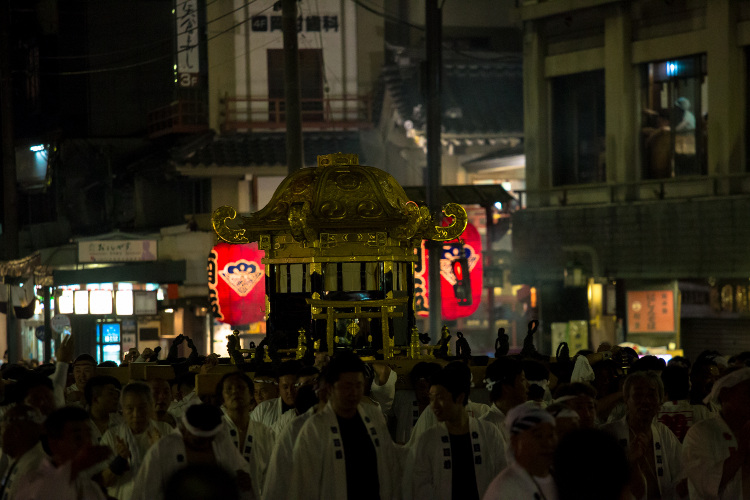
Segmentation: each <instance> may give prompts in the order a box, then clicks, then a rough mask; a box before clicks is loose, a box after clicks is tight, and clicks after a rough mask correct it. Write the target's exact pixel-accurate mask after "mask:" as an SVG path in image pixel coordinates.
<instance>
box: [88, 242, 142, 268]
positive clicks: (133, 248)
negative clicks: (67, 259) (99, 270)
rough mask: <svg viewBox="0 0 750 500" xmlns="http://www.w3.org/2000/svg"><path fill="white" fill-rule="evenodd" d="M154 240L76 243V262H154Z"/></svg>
mask: <svg viewBox="0 0 750 500" xmlns="http://www.w3.org/2000/svg"><path fill="white" fill-rule="evenodd" d="M156 256H157V250H156V240H99V241H96V240H94V241H79V242H78V262H81V263H84V262H133V261H153V260H156Z"/></svg>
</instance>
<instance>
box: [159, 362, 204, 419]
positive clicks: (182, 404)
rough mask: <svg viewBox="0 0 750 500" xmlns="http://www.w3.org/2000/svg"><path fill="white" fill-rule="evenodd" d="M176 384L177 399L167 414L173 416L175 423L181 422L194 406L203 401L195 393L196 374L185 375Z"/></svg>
mask: <svg viewBox="0 0 750 500" xmlns="http://www.w3.org/2000/svg"><path fill="white" fill-rule="evenodd" d="M175 382H176V383H175V386H174V388H175V389H176V391H174V392H173V395H174V396H175V398H174V401H173V402H172V404H170V405H169V409H168V410H167V412H169V414H170V415H172V418H174V419H175V422H179V421H180V420H181V419H182V416H183V415H184V414H185V411H186V410H187V409H188V408H189V407H190V406H192V405H196V404H200V403H201V400H200V398H199V397H198V393H196V392H195V373H190V372H188V373H183V374H182V375H180V376H179V377H177V380H176V381H175Z"/></svg>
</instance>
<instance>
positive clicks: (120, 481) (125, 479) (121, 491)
mask: <svg viewBox="0 0 750 500" xmlns="http://www.w3.org/2000/svg"><path fill="white" fill-rule="evenodd" d="M151 426H153V427H154V428H156V430H157V431H158V432H159V435H160V436H161V437H164V436H166V435H168V434H172V433H173V432H175V430H174V429H173V428H172V427H171V426H170V425H169V424H167V423H164V422H157V421H156V420H152V421H151V422H150V424H149V427H151ZM127 434H128V424H124V423H123V424H120V425H117V426H115V427H110V428H109V430H107V432H105V433H104V435H103V436H102V438H101V440H100V444H102V445H104V446H109V448H110V449H111V450H112V453H113V454H116V453H117V438H120V439H122V440H123V441H125V442H126V443H127V442H128V436H127ZM133 437H134V444H135V446H136V447H138V448H139V449H138V450H133V449H131V450H130V455H131V458H130V459H129V460H128V462H129V465H130V468H129V469H128V470H126V471H125V472H124V473H123V474H122V475H120V476H118V477H117V479H116V481H115V483H114V484H113V485H112V486H110V487H108V488H107V494H108V495H109V496H111V497H113V498H117V499H118V500H130V498H131V497H132V495H133V480H134V479H135V476H136V474H137V473H138V468H139V467H140V466H138V467H135V466H134V457H135V456H136V455H137V456H140V457H144V456H145V455H146V453H147V452H148V450H149V448H150V447H151V446H152V445H150V440H149V437H148V434H147V433H146V431H144V432H143V433H141V434H138V435H136V436H133ZM160 439H161V438H160ZM141 463H143V462H141Z"/></svg>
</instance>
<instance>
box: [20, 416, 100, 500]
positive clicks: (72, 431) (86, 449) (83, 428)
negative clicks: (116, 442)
mask: <svg viewBox="0 0 750 500" xmlns="http://www.w3.org/2000/svg"><path fill="white" fill-rule="evenodd" d="M88 422H89V415H88V413H86V410H84V409H82V408H78V407H75V406H66V407H64V408H60V409H59V410H55V411H54V412H52V413H51V414H50V416H49V417H47V420H46V421H45V422H44V429H45V435H46V438H45V439H46V445H47V448H48V454H49V456H48V457H45V458H43V459H42V461H41V463H40V464H39V467H37V468H36V469H35V470H33V471H31V472H29V473H28V474H26V475H25V476H23V477H19V478H18V482H19V488H18V490H17V494H16V496H15V498H16V499H18V500H49V499H55V500H78V499H82V498H85V499H86V500H100V499H101V500H104V498H105V495H104V493H102V490H101V488H100V487H99V485H98V484H96V483H95V482H94V481H92V480H91V479H90V478H89V477H88V476H87V475H86V474H85V473H84V471H86V470H87V469H89V468H90V467H92V466H93V465H95V464H97V463H99V462H101V461H102V460H104V459H106V458H107V457H108V456H109V455H110V453H111V451H110V449H109V448H108V447H106V446H92V444H91V431H90V428H89V423H88Z"/></svg>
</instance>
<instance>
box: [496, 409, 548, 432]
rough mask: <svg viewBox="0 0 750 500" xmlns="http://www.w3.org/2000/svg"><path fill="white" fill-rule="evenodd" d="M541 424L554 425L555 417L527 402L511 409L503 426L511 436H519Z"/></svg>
mask: <svg viewBox="0 0 750 500" xmlns="http://www.w3.org/2000/svg"><path fill="white" fill-rule="evenodd" d="M543 423H548V424H552V425H555V417H553V416H552V414H551V413H550V412H548V411H546V410H542V409H541V408H540V407H539V406H537V405H536V404H533V403H531V404H530V403H529V402H526V403H522V404H520V405H518V406H515V407H513V408H512V409H511V410H510V411H509V412H508V415H507V416H506V417H505V426H506V428H507V429H508V433H509V434H511V435H515V434H520V433H521V432H523V431H525V430H527V429H531V428H532V427H536V426H537V425H539V424H543Z"/></svg>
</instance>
